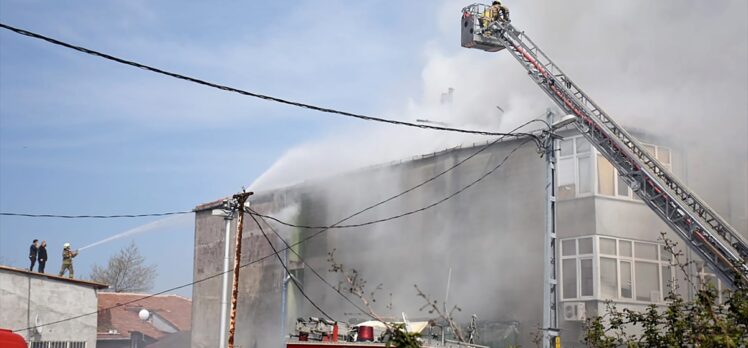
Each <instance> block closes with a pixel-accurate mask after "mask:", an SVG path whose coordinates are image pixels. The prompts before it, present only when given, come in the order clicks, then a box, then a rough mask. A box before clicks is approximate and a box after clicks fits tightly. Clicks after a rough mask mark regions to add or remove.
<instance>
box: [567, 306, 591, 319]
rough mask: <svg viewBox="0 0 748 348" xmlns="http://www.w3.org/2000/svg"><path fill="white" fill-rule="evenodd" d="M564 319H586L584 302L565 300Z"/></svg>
mask: <svg viewBox="0 0 748 348" xmlns="http://www.w3.org/2000/svg"><path fill="white" fill-rule="evenodd" d="M563 315H564V320H567V321H585V320H586V319H587V306H585V303H584V302H565V303H564V313H563Z"/></svg>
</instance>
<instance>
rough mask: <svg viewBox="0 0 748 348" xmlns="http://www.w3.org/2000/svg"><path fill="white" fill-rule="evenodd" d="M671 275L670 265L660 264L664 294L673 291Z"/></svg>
mask: <svg viewBox="0 0 748 348" xmlns="http://www.w3.org/2000/svg"><path fill="white" fill-rule="evenodd" d="M672 277H673V275H672V272H671V267H670V266H669V265H663V266H662V291H664V292H665V293H664V294H663V297H664V295H667V294H670V292H672V291H673V278H672Z"/></svg>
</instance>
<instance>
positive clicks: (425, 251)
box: [192, 131, 745, 348]
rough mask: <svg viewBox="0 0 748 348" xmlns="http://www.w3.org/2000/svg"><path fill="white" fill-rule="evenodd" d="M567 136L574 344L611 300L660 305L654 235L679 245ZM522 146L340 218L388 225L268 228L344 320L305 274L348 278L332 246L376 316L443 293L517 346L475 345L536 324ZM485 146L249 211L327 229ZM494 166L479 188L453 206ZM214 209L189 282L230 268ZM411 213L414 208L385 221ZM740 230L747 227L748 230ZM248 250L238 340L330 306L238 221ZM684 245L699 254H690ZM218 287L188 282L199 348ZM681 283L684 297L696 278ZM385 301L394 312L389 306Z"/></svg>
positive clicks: (656, 150) (565, 275) (534, 192)
mask: <svg viewBox="0 0 748 348" xmlns="http://www.w3.org/2000/svg"><path fill="white" fill-rule="evenodd" d="M632 133H633V134H634V135H635V136H637V137H639V139H640V141H641V142H642V143H644V144H645V147H646V148H647V149H648V150H649V151H650V152H651V153H652V154H653V155H654V156H655V157H656V158H657V159H658V160H659V161H660V162H662V163H663V164H665V165H666V166H667V167H668V168H670V169H671V170H672V171H673V173H674V174H675V175H676V176H678V177H681V178H686V180H687V179H688V175H686V174H687V172H688V170H687V169H688V168H687V166H686V164H687V162H688V161H686V160H685V158H686V157H685V155H684V151H683V149H681V148H679V147H678V146H677V144H673V143H670V142H668V141H667V140H664V139H661V138H657V137H654V136H651V135H649V134H646V133H644V132H641V131H633V132H632ZM563 135H564V136H565V138H564V139H563V140H561V141H559V143H558V144H557V146H558V149H559V152H558V172H557V183H558V199H559V201H558V212H557V213H558V215H557V225H558V227H557V228H558V238H559V240H560V241H559V248H558V250H557V252H558V255H557V257H558V258H557V260H558V262H557V265H558V266H557V267H558V268H557V274H558V279H559V280H560V284H559V298H558V301H559V308H558V315H559V323H560V328H561V333H562V334H561V337H562V346H564V347H574V346H579V345H581V344H580V338H581V335H582V333H583V323H584V319H585V317H588V316H593V315H598V314H602V313H603V310H604V303H605V301H606V300H611V301H613V302H615V303H616V304H618V306H619V308H622V307H628V308H644V307H645V306H647V305H649V304H662V303H663V301H664V296H665V294H666V293H667V291H668V289H669V288H670V286H671V282H672V281H675V279H676V270H675V269H674V267H673V266H672V264H671V263H672V262H671V260H670V258H671V256H670V255H669V253H667V252H665V250H664V249H663V246H662V241H661V240H660V237H661V232H664V233H666V236H667V237H668V238H670V239H673V240H676V241H677V240H678V237H677V236H675V235H674V234H673V233H671V232H670V230H669V228H668V227H667V225H665V224H664V223H663V222H662V221H661V220H660V219H659V218H658V217H657V215H655V213H653V212H652V211H650V210H649V208H647V207H646V206H645V205H644V204H643V203H642V202H641V201H640V200H639V199H638V198H637V197H636V196H635V195H634V194H633V193H632V191H631V190H630V189H629V188H628V187H627V186H625V184H623V182H622V181H620V180H618V177H617V173H616V169H615V168H614V167H612V166H611V164H610V163H609V162H608V161H607V160H605V159H604V158H603V157H602V155H601V154H599V153H598V152H597V151H596V150H595V149H594V147H592V146H591V145H590V144H589V143H588V142H587V141H586V140H585V139H584V138H583V137H582V136H581V135H579V134H578V133H576V132H573V131H567V132H566V133H563ZM522 142H523V140H522V139H512V140H508V141H503V142H500V143H498V144H496V145H494V146H491V147H488V148H486V149H485V150H484V151H482V152H480V153H479V154H478V155H475V157H473V158H471V159H470V160H468V161H465V162H464V163H463V164H461V165H460V166H458V167H456V168H455V169H454V170H451V171H448V172H446V173H445V174H444V175H441V176H439V177H438V178H436V179H434V180H432V181H429V182H428V183H426V184H425V185H423V186H422V187H420V188H418V189H415V190H413V191H412V192H409V193H407V194H405V195H403V196H402V197H399V198H397V199H395V200H393V201H391V202H388V203H386V204H384V205H382V206H379V207H377V208H375V209H372V210H371V211H367V212H366V213H364V214H361V215H360V216H357V217H355V218H354V219H352V220H350V221H346V223H347V224H359V223H363V222H367V221H374V220H386V221H382V222H380V223H376V224H370V225H365V226H359V227H353V228H346V229H333V230H329V231H326V232H324V233H319V234H318V233H317V232H318V231H319V229H300V228H289V227H287V226H280V225H278V224H276V223H270V226H266V227H264V230H266V232H267V233H270V236H269V237H270V238H271V240H272V241H273V242H274V243H275V245H276V248H278V249H282V248H283V244H282V243H281V242H280V240H279V239H278V238H277V237H276V236H275V235H273V233H272V231H271V230H270V227H271V226H272V228H274V229H276V230H277V231H278V232H279V233H280V234H281V235H282V236H283V237H284V238H285V239H286V240H288V241H289V242H291V243H293V244H295V243H300V244H299V245H298V246H297V247H295V250H297V251H298V253H299V254H300V255H301V256H302V257H303V260H304V261H306V264H304V263H303V262H302V260H299V259H298V258H297V257H296V256H295V255H294V254H293V253H288V252H284V253H283V255H282V258H283V259H285V260H286V263H287V264H288V265H289V268H290V270H291V273H292V276H293V277H294V278H295V279H297V280H299V281H300V282H301V283H302V284H303V288H304V290H305V292H306V294H307V295H308V296H309V297H310V298H311V299H312V300H313V301H314V302H315V303H316V304H317V305H319V306H320V307H321V308H323V309H324V310H325V311H326V312H327V313H328V314H330V316H332V317H333V318H335V319H336V320H346V321H356V320H360V319H363V318H365V316H364V315H363V314H361V313H358V310H357V309H355V308H353V307H352V306H350V305H349V304H347V303H346V302H345V301H344V300H343V299H342V298H341V297H340V296H339V295H338V294H337V293H336V292H334V291H333V290H332V289H330V288H329V287H328V286H327V285H326V284H324V283H323V282H322V281H321V280H320V279H318V278H317V276H316V275H314V272H312V270H310V269H309V268H310V267H311V268H313V269H314V270H315V271H317V272H318V273H320V274H321V275H322V276H323V277H325V278H326V280H327V281H328V282H330V283H332V284H339V281H340V278H339V274H335V273H330V272H328V271H327V270H328V269H329V268H330V262H329V261H328V259H329V253H330V252H333V251H334V255H335V261H336V262H339V263H343V264H344V265H346V267H348V268H354V269H356V270H357V271H359V273H360V274H361V276H362V277H365V279H366V280H367V282H368V283H369V284H372V285H373V286H372V287H370V289H373V288H375V287H376V284H382V290H381V291H379V292H378V294H377V295H376V296H378V297H377V300H378V302H377V303H379V305H377V306H376V308H377V310H378V311H379V313H380V314H383V315H388V316H392V317H393V318H397V317H399V316H400V315H401V313H402V312H405V313H407V315H408V316H409V317H410V318H416V317H428V313H425V312H421V311H419V308H421V307H422V306H423V304H424V301H423V299H422V298H419V297H418V296H417V295H416V292H415V291H414V288H413V285H414V284H417V285H418V287H419V288H421V289H423V290H424V291H425V292H426V293H428V294H429V295H430V297H432V299H435V300H439V299H446V298H447V297H448V305H449V306H451V305H458V306H459V307H461V308H462V311H461V314H460V315H458V318H460V319H461V320H462V321H464V322H465V323H466V322H467V320H468V318H469V317H470V315H471V314H473V313H475V314H477V315H478V317H479V318H480V319H481V321H483V322H484V323H486V326H491V325H492V323H493V324H495V323H517V326H518V328H517V329H516V330H515V329H512V330H509V331H512V332H518V333H517V334H516V339H509V340H506V339H504V340H498V339H496V340H493V339H489V337H494V336H495V335H493V334H492V333H487V334H484V335H479V341H478V343H481V344H486V345H491V346H493V347H500V346H504V345H506V344H521V345H522V346H532V345H533V343H532V338H533V335H535V334H536V333H537V327H538V326H539V325H540V324H539V323H540V322H542V307H541V304H542V303H543V298H542V292H543V237H544V228H545V222H544V216H545V210H544V209H545V191H544V187H545V183H546V177H545V175H546V169H545V161H544V160H543V159H541V158H540V157H539V155H538V149H537V148H536V146H535V145H534V144H533V143H532V142H529V143H524V144H521V143H522ZM482 147H483V144H478V145H473V146H470V147H460V148H454V149H449V150H446V151H442V152H439V153H435V154H431V155H425V156H419V157H416V158H414V159H411V160H408V161H402V162H397V163H390V164H385V165H379V166H373V167H369V168H364V169H361V170H357V171H354V172H351V173H346V174H342V175H338V176H335V177H331V178H326V179H321V180H314V181H309V182H305V183H302V184H298V185H294V186H291V187H286V188H281V189H277V190H273V191H270V192H258V193H257V194H256V195H255V196H252V197H250V201H251V204H252V207H253V208H252V209H254V210H255V211H258V212H260V213H263V214H267V215H271V216H274V217H277V218H279V219H281V220H283V221H287V222H290V223H292V224H296V225H306V226H327V225H330V224H333V223H335V222H337V221H339V220H341V219H342V218H344V217H346V216H348V215H349V214H351V213H353V212H356V211H359V210H361V209H363V208H364V207H367V206H369V205H370V204H373V203H376V202H378V201H381V200H383V199H385V198H387V197H390V196H391V195H394V194H396V193H399V192H402V191H404V190H406V189H409V188H412V187H414V186H415V185H418V184H421V183H423V182H424V181H426V180H427V179H429V178H432V177H434V176H436V175H437V174H439V173H441V172H443V171H445V170H447V169H448V168H450V167H452V166H454V165H455V164H457V163H458V162H460V161H462V160H464V159H466V158H467V157H468V156H471V155H473V154H475V153H476V152H477V151H478V150H479V149H481V148H482ZM515 148H517V150H516V152H513V151H514V150H515ZM510 154H511V157H509V158H508V159H507V156H508V155H510ZM504 160H506V162H505V163H504V164H503V165H500V164H501V163H502V161H504ZM497 166H498V169H496V170H495V172H493V173H492V174H490V175H488V176H486V177H485V179H483V180H482V181H480V182H479V183H477V184H475V185H474V186H472V187H469V188H467V189H465V190H464V192H462V193H460V194H457V195H454V196H453V197H451V198H449V199H446V200H444V199H445V198H446V197H450V196H451V195H452V194H454V193H455V192H458V191H460V190H462V189H463V188H464V187H466V186H468V185H470V184H471V183H472V182H474V181H475V180H476V179H477V178H480V177H481V176H482V175H484V174H485V173H488V172H489V171H491V170H492V169H493V168H496V167H497ZM696 169H698V168H697V167H696ZM738 177H739V176H738ZM743 177H745V175H743ZM724 197H726V198H725V199H727V200H729V197H728V196H724ZM442 201H443V203H439V204H438V205H435V206H433V207H431V208H429V209H426V210H423V211H419V209H420V208H424V207H428V206H431V205H433V204H434V203H436V202H442ZM718 203H719V205H718V206H723V205H727V206H730V207H731V209H732V211H735V212H738V213H737V214H735V216H731V215H727V216H725V217H726V218H727V219H728V221H730V222H733V223H734V222H735V221H737V222H740V219H741V218H742V219H744V215H742V214H741V212H744V211H745V207H744V206H743V207H739V208H738V207H734V205H735V204H743V205H744V204H745V201H744V200H743V202H742V203H739V202H737V203H735V202H732V203H725V202H718ZM733 203H734V204H733ZM221 204H222V202H221V201H220V200H219V201H215V202H211V203H206V204H203V205H200V206H198V207H196V208H195V211H196V221H195V259H194V267H195V269H194V279H195V280H196V281H197V280H201V279H205V278H208V277H211V276H215V275H217V274H220V273H221V272H222V271H223V258H224V247H225V242H226V241H225V237H224V231H225V230H224V228H225V222H224V220H223V218H221V217H220V216H214V215H213V214H212V211H213V209H217V208H220V207H221ZM408 212H413V213H412V214H407V215H405V216H402V217H400V218H395V219H392V220H389V218H390V217H393V216H398V215H402V214H403V213H408ZM235 222H236V221H233V222H232V224H231V231H230V232H231V235H232V237H231V238H232V239H230V240H233V238H234V237H233V234H234V229H235ZM740 231H741V232H742V233H744V234H745V229H744V228H743V229H742V230H740ZM307 238H310V239H308V240H307ZM232 245H233V243H232ZM243 245H244V249H243V253H242V259H241V264H242V265H244V266H243V267H242V269H241V272H242V273H241V282H240V287H239V304H238V316H237V317H238V318H237V334H236V335H237V337H236V341H237V343H238V344H240V345H241V346H243V347H255V346H257V347H264V346H277V345H278V344H279V342H280V341H281V340H282V339H283V337H284V335H287V334H288V333H289V332H290V331H291V330H290V328H291V325H292V324H293V322H294V320H295V318H297V317H308V316H316V317H320V316H322V314H321V313H320V312H319V311H317V310H316V309H314V308H313V307H312V306H311V305H310V304H309V303H308V301H306V300H305V299H304V298H303V297H302V296H301V294H300V292H299V291H298V289H295V288H294V286H293V284H292V283H289V282H288V279H289V278H288V277H286V276H285V274H284V271H283V269H282V268H281V267H280V266H279V263H278V261H277V259H275V257H273V256H272V255H273V252H272V250H271V248H270V247H269V246H268V244H267V242H266V241H265V239H264V237H263V236H262V234H261V233H260V231H259V229H258V227H257V226H256V225H255V223H254V221H253V220H252V219H250V218H249V217H247V218H246V219H245V234H244V241H243ZM680 245H683V243H680ZM684 251H685V252H686V253H687V254H688V255H691V253H690V250H684ZM230 255H233V251H231V253H230ZM257 260H259V261H257ZM232 262H233V261H232ZM232 264H233V263H232ZM691 272H692V275H695V276H700V277H699V279H700V280H702V281H712V282H715V284H717V285H718V286H722V285H721V284H720V283H719V281H718V280H717V279H716V278H715V277H714V275H712V274H710V272H709V270H708V269H705V268H703V263H702V264H701V265H699V264H697V265H696V266H693V267H692V269H691ZM450 275H451V277H450ZM221 282H222V281H221V277H217V276H216V277H213V278H211V279H208V280H206V281H202V282H199V283H197V284H195V286H194V287H193V312H192V313H193V324H194V326H195V327H196V328H200V329H199V330H197V329H196V330H193V332H192V347H193V348H204V347H215V346H217V345H218V342H219V335H220V332H219V322H220V308H221V289H222V283H221ZM447 284H449V293H447V291H446V289H447ZM682 289H686V290H684V291H686V292H688V290H687V287H682ZM390 293H391V294H392V295H389V294H390ZM685 295H686V296H688V295H689V294H688V293H685ZM388 303H392V305H393V306H392V309H388V306H385V304H388ZM495 326H496V327H499V325H495ZM501 327H504V328H506V327H507V325H503V326H501ZM481 337H483V341H481Z"/></svg>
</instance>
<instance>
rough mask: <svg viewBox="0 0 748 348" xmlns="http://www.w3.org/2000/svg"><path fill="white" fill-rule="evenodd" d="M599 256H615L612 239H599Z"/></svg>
mask: <svg viewBox="0 0 748 348" xmlns="http://www.w3.org/2000/svg"><path fill="white" fill-rule="evenodd" d="M600 254H604V255H614V256H615V255H617V254H618V253H617V252H616V240H615V239H613V238H603V237H600Z"/></svg>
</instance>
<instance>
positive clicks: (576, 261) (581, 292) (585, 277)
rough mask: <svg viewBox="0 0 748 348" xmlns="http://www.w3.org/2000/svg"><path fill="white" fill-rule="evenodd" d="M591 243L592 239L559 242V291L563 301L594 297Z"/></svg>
mask: <svg viewBox="0 0 748 348" xmlns="http://www.w3.org/2000/svg"><path fill="white" fill-rule="evenodd" d="M593 241H594V239H593V238H592V237H585V238H579V239H567V240H562V241H561V255H562V260H561V279H562V288H561V289H562V294H563V296H562V297H563V298H564V299H567V298H579V297H592V296H594V290H595V286H594V284H595V273H594V269H593V260H594V259H593V257H592V255H593ZM580 256H582V257H580Z"/></svg>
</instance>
